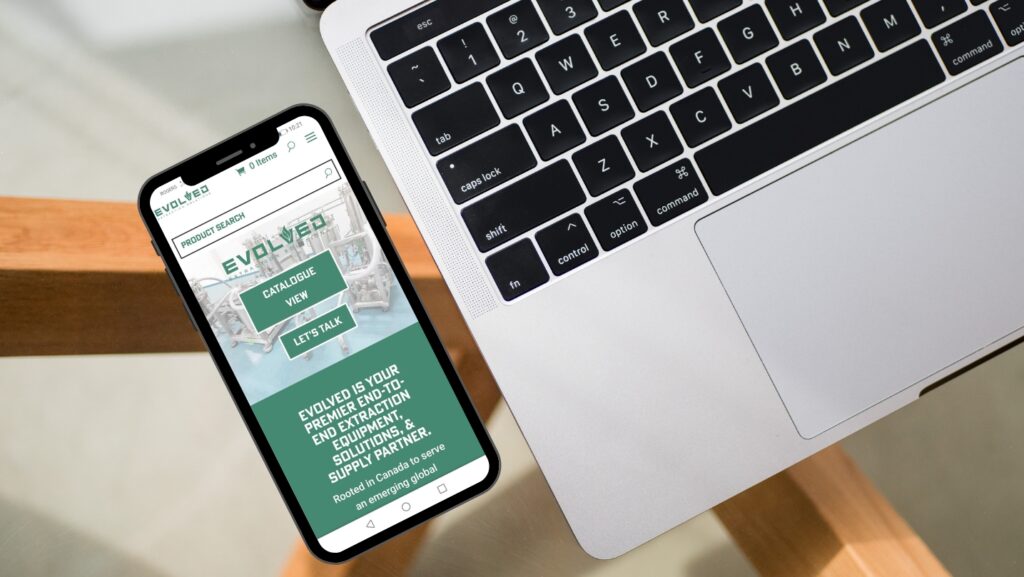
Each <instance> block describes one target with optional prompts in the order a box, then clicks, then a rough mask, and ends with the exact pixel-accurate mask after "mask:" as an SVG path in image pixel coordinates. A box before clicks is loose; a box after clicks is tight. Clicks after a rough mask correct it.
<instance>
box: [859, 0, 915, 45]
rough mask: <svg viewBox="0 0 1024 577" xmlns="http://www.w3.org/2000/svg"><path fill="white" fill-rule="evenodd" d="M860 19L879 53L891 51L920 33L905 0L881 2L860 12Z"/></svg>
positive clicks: (883, 0) (884, 0) (885, 0)
mask: <svg viewBox="0 0 1024 577" xmlns="http://www.w3.org/2000/svg"><path fill="white" fill-rule="evenodd" d="M860 17H861V19H862V20H864V26H866V27H867V29H868V34H870V35H871V39H872V40H874V41H875V46H877V47H878V50H879V51H880V52H885V51H887V50H892V49H893V48H895V47H897V46H899V45H900V44H903V43H904V42H906V41H907V40H910V39H911V38H913V37H914V36H917V35H918V33H919V32H921V26H920V25H919V24H918V23H917V18H914V14H913V12H911V11H910V6H908V5H907V0H882V1H881V2H879V3H877V4H872V5H871V6H868V7H867V8H865V9H864V10H863V11H861V13H860Z"/></svg>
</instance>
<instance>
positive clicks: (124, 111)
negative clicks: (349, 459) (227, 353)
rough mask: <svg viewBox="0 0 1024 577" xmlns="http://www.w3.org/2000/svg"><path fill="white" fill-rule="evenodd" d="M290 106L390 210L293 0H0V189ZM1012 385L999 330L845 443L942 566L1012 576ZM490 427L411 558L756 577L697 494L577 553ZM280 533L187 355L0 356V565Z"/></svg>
mask: <svg viewBox="0 0 1024 577" xmlns="http://www.w3.org/2000/svg"><path fill="white" fill-rule="evenodd" d="M295 102H310V103H313V104H316V105H318V106H320V107H322V108H324V109H325V110H326V111H327V113H328V114H329V115H330V116H331V117H332V118H333V119H334V122H335V125H336V127H337V128H338V130H339V132H340V133H341V134H342V138H343V139H344V141H345V143H346V144H347V146H348V148H349V152H350V154H351V155H352V157H353V160H354V162H355V164H356V167H357V169H358V170H359V171H360V172H361V174H362V176H363V178H364V179H365V180H366V181H367V182H368V183H369V185H370V187H371V189H372V190H373V191H374V193H375V195H376V198H377V201H378V204H379V205H380V206H381V209H382V210H383V211H385V212H397V211H404V210H405V209H404V206H403V205H402V202H401V199H400V197H399V196H398V194H397V192H396V191H395V189H394V184H393V182H392V181H391V179H390V177H389V176H388V174H387V171H386V169H385V168H384V165H383V163H382V161H381V160H380V158H379V156H378V155H377V153H376V151H375V150H374V148H373V145H372V143H371V142H370V140H369V137H368V135H367V133H366V130H365V128H364V127H363V125H362V123H361V121H360V120H359V118H358V116H357V114H356V113H355V110H354V108H353V106H352V103H351V101H350V99H349V97H348V95H347V93H346V92H345V90H344V88H343V86H342V85H341V81H340V79H339V78H338V76H337V73H336V71H335V69H334V67H333V64H332V63H331V61H330V59H329V57H328V55H327V53H326V51H325V49H324V47H323V46H322V44H321V42H320V37H319V34H318V31H317V20H316V16H315V15H313V14H310V13H307V12H305V11H304V10H303V9H301V8H300V6H299V4H298V3H297V2H296V1H294V0H245V1H244V2H241V1H237V0H236V1H234V2H231V1H228V0H177V1H175V2H167V1H164V2H157V1H148V2H137V1H129V0H92V1H89V2H82V1H80V0H0V127H2V130H3V131H4V135H5V138H3V139H2V140H0V196H32V197H52V198H74V199H95V200H115V201H124V202H134V199H135V195H136V193H137V191H138V189H139V187H140V185H141V184H142V182H143V181H144V180H145V179H146V178H147V177H149V176H150V175H152V174H154V173H156V172H158V171H159V170H161V169H163V168H165V167H167V166H169V165H170V164H173V163H175V162H177V161H179V160H181V159H183V158H185V157H187V156H189V155H191V154H193V153H195V152H197V151H198V150H200V149H202V148H204V147H206V146H208V145H210V144H212V143H214V142H216V141H217V140H219V139H221V138H223V137H225V136H228V135H230V134H232V133H234V132H235V131H237V130H240V129H242V128H244V127H246V126H248V125H250V124H252V123H254V122H256V121H258V120H260V119H262V118H264V117H266V116H268V115H270V114H271V113H273V112H276V111H278V110H280V109H282V108H285V107H286V106H288V105H291V104H293V103H295ZM0 202H2V199H0ZM0 234H3V231H0ZM113 297H114V298H116V295H113ZM4 306H9V303H5V302H4V301H3V295H2V294H0V312H2V308H3V307H4ZM140 330H159V328H158V327H146V326H142V327H140ZM626 346H628V345H626ZM1022 384H1024V348H1021V347H1018V348H1017V349H1015V350H1012V351H1010V352H1008V353H1006V354H1003V355H1002V356H1001V357H999V358H997V359H995V360H993V361H990V362H989V363H987V364H985V365H983V366H982V367H980V368H978V369H975V370H973V371H971V372H969V373H967V374H966V375H963V376H961V377H959V378H957V379H955V380H954V381H952V382H950V383H948V384H947V385H945V386H944V387H943V388H941V389H939V390H937V391H935V392H934V393H932V394H930V395H928V396H927V397H926V398H925V399H924V400H922V401H921V402H918V403H915V404H914V405H912V406H911V407H909V408H907V409H904V410H903V411H901V412H899V413H897V414H895V415H893V416H890V417H889V418H887V419H885V420H884V421H882V422H879V423H877V424H875V425H873V426H871V427H869V428H868V429H866V430H864V431H862V432H861V433H858V434H857V435H855V436H854V437H852V438H851V439H849V440H847V441H846V442H845V443H844V446H845V447H846V449H847V451H848V452H849V453H850V454H851V455H852V456H853V457H854V458H855V460H856V461H857V462H858V464H859V465H860V466H861V467H862V468H863V470H864V471H865V472H866V473H867V474H868V475H869V476H870V477H871V479H872V480H873V481H874V482H875V483H876V484H877V485H878V486H879V488H880V489H881V490H882V492H883V493H884V494H885V495H886V496H887V497H888V498H889V499H890V500H891V502H892V503H893V505H894V506H895V508H896V509H897V510H898V511H899V512H900V513H901V514H902V515H903V516H904V517H905V518H906V519H907V521H908V522H909V523H910V524H911V525H912V526H913V527H914V529H915V530H916V531H917V532H918V534H919V535H920V536H921V537H922V538H923V539H924V541H925V542H926V543H927V544H928V545H929V546H930V547H931V548H932V550H933V551H934V552H935V553H936V555H937V556H938V557H939V558H940V560H941V561H942V562H943V563H944V564H945V565H946V567H947V568H948V569H949V570H950V571H951V572H952V573H953V574H954V575H979V576H993V575H995V576H999V575H1021V574H1024V552H1022V547H1021V541H1022V537H1024V493H1022V491H1021V487H1022V479H1024V445H1022V439H1024V417H1022V413H1021V411H1022V409H1024V387H1022V386H1021V385H1022ZM489 428H490V430H491V434H492V435H493V437H494V440H495V442H496V444H497V446H498V449H499V452H500V453H501V455H502V458H503V471H502V476H501V479H500V480H499V482H498V484H497V486H496V487H495V488H494V489H492V490H491V491H490V492H489V493H488V494H486V495H485V496H484V497H482V498H480V499H477V500H475V501H473V502H472V503H470V504H469V505H467V506H465V507H462V508H460V509H458V510H457V511H455V512H453V513H451V514H449V515H446V516H444V517H443V518H441V519H439V520H438V521H437V522H435V523H433V524H432V525H431V528H430V535H429V538H428V543H427V545H426V547H425V549H424V551H423V552H422V554H421V555H420V556H419V557H418V559H417V561H416V564H415V567H414V571H413V574H414V575H418V576H430V575H445V576H446V577H458V576H462V575H467V576H468V575H488V576H495V577H500V576H503V575H520V574H523V575H538V576H539V575H573V576H577V575H578V576H613V575H638V574H643V575H674V576H679V575H683V576H690V575H694V576H740V577H742V576H747V575H754V571H753V569H752V568H751V567H750V566H749V564H748V563H747V561H746V560H745V559H744V557H743V556H742V554H741V553H740V552H739V550H738V549H737V548H736V547H735V546H734V545H733V544H732V543H731V541H730V540H729V537H728V536H727V535H726V534H725V532H724V530H723V528H722V526H721V525H720V524H719V523H718V521H717V520H716V518H715V517H714V516H713V515H712V514H710V513H706V514H704V515H702V516H700V517H698V518H696V519H694V520H693V521H690V522H689V523H686V524H684V525H682V526H680V527H678V528H677V529H675V530H673V531H671V532H670V533H668V534H666V535H664V536H662V537H660V538H658V539H656V540H654V541H653V542H651V543H649V544H647V545H645V546H643V547H641V548H640V549H638V550H636V551H634V552H632V553H630V554H628V555H626V556H624V557H621V558H619V559H617V560H614V561H610V562H599V561H595V560H593V559H590V558H588V557H587V556H586V555H585V554H584V553H582V551H580V550H579V548H578V547H577V545H576V543H575V541H574V540H573V537H572V534H571V533H570V532H569V529H568V527H567V526H566V524H565V522H564V520H563V519H562V517H561V515H560V513H559V511H558V508H557V505H556V504H555V502H554V500H553V498H552V497H551V494H550V492H549V490H548V488H547V485H546V484H545V482H544V480H543V477H542V476H541V475H540V473H539V471H538V469H537V468H536V465H535V463H534V461H533V458H532V457H531V455H530V453H529V450H528V448H527V447H526V444H525V442H524V441H523V439H522V437H521V436H520V433H519V431H518V429H517V428H516V426H515V423H514V421H513V419H512V417H511V415H510V414H509V413H508V411H507V410H506V409H505V408H504V407H502V408H500V409H499V410H498V412H497V413H496V415H495V417H493V418H492V419H491V421H490V423H489ZM296 538H297V534H296V531H295V529H294V527H293V525H292V522H291V520H290V518H289V517H288V513H287V511H286V510H285V508H284V506H283V505H282V503H281V501H280V499H279V498H278V495H277V492H276V490H275V489H274V487H273V485H272V484H271V482H270V478H269V475H268V474H267V473H266V472H265V471H264V469H263V466H262V463H261V461H260V459H259V456H258V454H257V452H256V450H255V449H254V447H253V446H252V444H251V442H250V440H249V438H248V435H247V433H246V432H245V430H244V428H243V427H242V422H241V420H240V418H239V417H238V416H237V414H236V412H235V410H234V408H233V406H232V405H231V403H230V401H229V398H228V395H227V394H226V393H225V391H224V387H223V384H222V382H221V381H220V379H219V377H218V375H217V373H216V370H215V368H214V366H213V364H212V362H211V361H210V360H209V359H208V358H207V356H206V355H205V354H181V355H137V356H92V357H50V358H0V575H18V576H22V577H35V576H41V575H73V576H110V575H143V576H146V575H151V576H166V577H171V576H179V575H181V576H185V575H219V576H225V577H230V576H234V575H238V576H243V575H244V576H247V577H251V576H262V575H267V576H269V575H277V574H279V572H280V570H281V567H282V565H283V564H284V562H285V559H286V558H287V556H288V554H289V553H290V552H291V550H292V548H293V547H294V545H295V542H296Z"/></svg>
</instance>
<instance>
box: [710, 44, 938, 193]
mask: <svg viewBox="0 0 1024 577" xmlns="http://www.w3.org/2000/svg"><path fill="white" fill-rule="evenodd" d="M945 78H946V75H945V74H944V73H943V72H942V67H941V66H939V62H938V60H936V58H935V56H934V55H933V54H932V49H931V48H930V47H929V46H928V42H927V41H926V40H923V39H922V40H918V41H917V42H914V43H913V44H910V45H909V46H907V47H906V48H902V49H900V50H898V51H896V52H894V53H893V54H892V55H891V56H887V57H885V58H883V59H881V60H879V61H878V62H874V63H872V64H870V65H868V66H866V67H864V68H862V69H860V70H858V71H856V72H854V73H853V74H850V75H849V76H846V77H843V78H840V79H839V80H838V81H837V82H835V83H833V84H830V85H828V86H825V87H824V88H822V89H821V90H818V91H817V92H814V93H812V94H810V95H808V96H805V97H804V98H802V99H800V100H796V101H794V102H793V103H792V104H790V105H789V106H786V107H784V108H781V109H779V111H778V112H775V113H773V114H770V115H768V116H766V117H764V118H763V119H761V120H759V121H757V122H754V123H752V124H751V125H750V126H747V127H746V128H743V129H741V130H738V131H736V132H734V133H732V134H730V135H728V136H726V137H725V138H723V139H721V140H719V141H717V142H715V143H713V144H711V145H708V146H707V147H706V148H703V149H701V150H698V151H697V153H696V155H695V158H696V161H697V165H698V166H700V169H701V172H702V173H703V175H704V180H705V181H706V182H707V183H708V186H709V187H710V188H711V192H713V193H715V194H722V193H723V192H726V191H729V190H731V189H733V188H735V187H737V186H739V185H741V184H743V183H744V182H746V181H748V180H750V179H752V178H754V177H756V176H758V175H760V174H762V173H764V172H766V171H768V170H771V169H772V168H775V167H776V166H778V165H780V164H782V163H784V162H786V161H787V160H790V159H792V158H794V157H796V156H798V155H800V154H802V153H804V152H806V151H808V150H810V149H812V148H814V147H815V146H817V145H819V144H821V143H822V142H825V141H826V140H829V139H830V138H833V137H835V136H838V135H840V134H842V133H843V132H846V131H847V130H850V129H851V128H854V127H855V126H857V125H858V124H861V123H862V122H864V121H866V120H869V119H871V118H874V117H875V116H877V115H879V114H881V113H883V112H885V111H887V110H889V109H890V108H892V107H894V106H896V105H898V104H900V103H902V102H904V101H905V100H908V99H910V98H913V97H914V96H917V95H918V94H921V93H922V92H924V91H925V90H928V89H929V88H931V87H933V86H935V85H937V84H939V83H941V82H942V81H943V80H944V79H945ZM780 135H785V138H780Z"/></svg>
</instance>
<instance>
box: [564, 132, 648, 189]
mask: <svg viewBox="0 0 1024 577" xmlns="http://www.w3.org/2000/svg"><path fill="white" fill-rule="evenodd" d="M572 162H573V164H575V165H576V170H577V171H578V172H579V173H580V178H582V179H583V184H584V185H586V187H587V190H588V191H590V196H600V195H601V194H604V193H605V192H608V191H609V190H611V189H613V188H615V187H616V186H618V185H620V184H622V183H623V182H626V181H627V180H629V179H631V178H633V175H635V174H636V172H635V171H634V170H633V166H632V165H630V164H629V159H628V158H626V151H624V150H622V145H621V144H619V140H618V139H617V138H615V137H614V136H607V137H605V138H602V139H601V140H598V141H597V142H595V143H593V144H591V145H589V146H587V147H586V148H583V149H581V150H580V151H579V152H577V153H575V154H573V155H572Z"/></svg>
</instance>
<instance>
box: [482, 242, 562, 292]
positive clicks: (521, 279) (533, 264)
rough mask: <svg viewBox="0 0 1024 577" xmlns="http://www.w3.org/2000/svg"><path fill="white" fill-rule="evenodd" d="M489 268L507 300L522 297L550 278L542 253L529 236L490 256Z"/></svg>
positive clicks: (488, 260)
mask: <svg viewBox="0 0 1024 577" xmlns="http://www.w3.org/2000/svg"><path fill="white" fill-rule="evenodd" d="M487 268H488V269H490V271H491V276H493V277H494V284H496V285H497V286H498V291H499V292H501V296H502V298H504V299H505V300H507V301H510V300H513V299H516V298H518V297H521V296H522V295H524V294H526V293H528V292H530V291H532V290H533V289H535V288H537V287H539V286H540V285H542V284H544V283H546V282H548V278H550V277H549V276H548V271H546V270H544V263H542V262H541V261H540V255H538V254H537V250H536V249H535V248H533V243H532V242H530V239H527V238H524V239H523V240H521V241H519V242H517V243H515V244H513V245H512V246H510V247H508V248H506V249H505V250H503V251H501V252H498V253H495V254H493V255H491V256H490V257H488V258H487Z"/></svg>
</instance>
